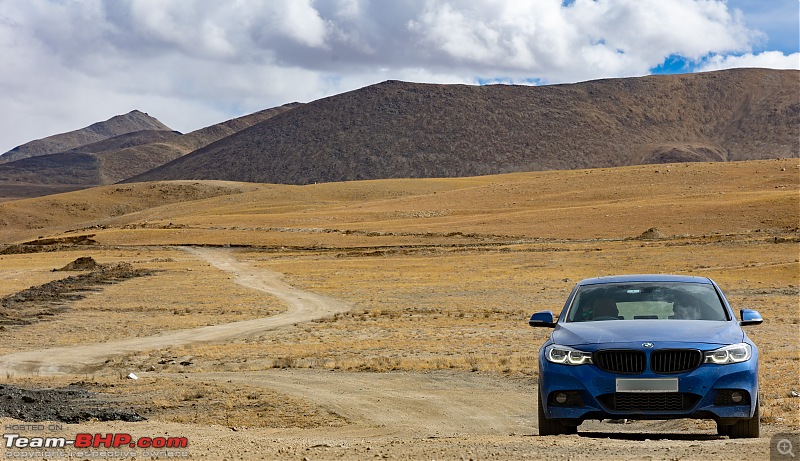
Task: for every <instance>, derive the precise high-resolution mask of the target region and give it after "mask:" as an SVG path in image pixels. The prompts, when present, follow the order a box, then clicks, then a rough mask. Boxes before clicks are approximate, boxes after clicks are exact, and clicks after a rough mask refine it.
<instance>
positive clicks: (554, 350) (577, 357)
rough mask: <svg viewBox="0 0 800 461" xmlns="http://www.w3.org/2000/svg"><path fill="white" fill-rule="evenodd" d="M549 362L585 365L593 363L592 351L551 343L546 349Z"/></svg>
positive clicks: (545, 354) (545, 353) (545, 352)
mask: <svg viewBox="0 0 800 461" xmlns="http://www.w3.org/2000/svg"><path fill="white" fill-rule="evenodd" d="M544 356H545V357H546V358H547V361H548V362H553V363H560V364H563V365H584V364H587V363H592V353H591V352H583V351H579V350H577V349H573V348H571V347H566V346H556V345H550V346H547V348H546V349H545V351H544Z"/></svg>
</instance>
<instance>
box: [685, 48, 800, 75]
mask: <svg viewBox="0 0 800 461" xmlns="http://www.w3.org/2000/svg"><path fill="white" fill-rule="evenodd" d="M735 67H766V68H769V69H794V70H800V53H792V54H790V55H785V54H783V53H782V52H780V51H765V52H763V53H758V54H753V53H746V54H743V55H728V56H721V55H715V56H712V57H710V58H708V59H707V60H705V61H704V63H703V64H702V65H701V66H700V67H699V68H698V69H697V70H698V71H711V70H722V69H732V68H735Z"/></svg>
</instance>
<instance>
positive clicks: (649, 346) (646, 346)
mask: <svg viewBox="0 0 800 461" xmlns="http://www.w3.org/2000/svg"><path fill="white" fill-rule="evenodd" d="M653 346H655V344H653V343H642V347H644V348H647V349H652V348H653Z"/></svg>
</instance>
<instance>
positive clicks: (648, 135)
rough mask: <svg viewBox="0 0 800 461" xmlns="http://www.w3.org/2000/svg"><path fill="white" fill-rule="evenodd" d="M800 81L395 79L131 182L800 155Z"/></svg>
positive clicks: (452, 173) (782, 74) (303, 180)
mask: <svg viewBox="0 0 800 461" xmlns="http://www.w3.org/2000/svg"><path fill="white" fill-rule="evenodd" d="M799 75H800V72H798V71H779V70H769V69H733V70H727V71H717V72H708V73H696V74H683V75H657V76H647V77H635V78H622V79H606V80H595V81H589V82H582V83H575V84H568V85H548V86H541V87H531V86H508V85H490V86H469V85H441V84H420V83H406V82H398V81H386V82H382V83H379V84H375V85H370V86H367V87H364V88H361V89H358V90H354V91H351V92H347V93H343V94H339V95H335V96H331V97H328V98H323V99H320V100H317V101H313V102H311V103H307V104H305V105H303V106H301V107H298V108H296V109H295V110H293V111H290V112H287V113H284V114H281V115H280V116H276V117H274V118H271V119H269V120H267V121H264V122H261V123H258V124H255V125H253V126H251V127H250V128H248V129H246V130H242V131H240V132H238V133H236V134H234V135H232V136H229V137H227V138H224V139H221V140H219V141H217V142H216V143H213V144H210V145H208V146H206V147H204V148H201V149H198V150H196V151H194V152H192V153H190V154H188V155H186V156H183V157H181V158H179V159H176V160H173V161H171V162H169V163H167V164H165V165H163V166H160V167H158V168H156V169H154V170H151V171H148V172H146V173H143V174H141V175H138V176H135V177H132V178H129V179H128V180H126V182H136V181H154V180H172V179H215V180H229V181H247V182H260V183H283V184H308V183H314V182H331V181H350V180H363V179H386V178H417V177H460V176H477V175H486V174H499V173H510V172H519V171H536V170H553V169H558V170H561V169H576V168H598V167H615V166H625V165H635V164H647V163H663V162H681V161H734V160H751V159H763V158H777V157H796V156H798V151H800V147H799V146H798V144H799V143H800V141H799V140H800V103H798V101H797V95H798V94H800V91H799V90H800V79H799V78H798V76H799Z"/></svg>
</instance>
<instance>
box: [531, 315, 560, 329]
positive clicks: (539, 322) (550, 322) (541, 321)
mask: <svg viewBox="0 0 800 461" xmlns="http://www.w3.org/2000/svg"><path fill="white" fill-rule="evenodd" d="M528 325H530V326H532V327H547V328H554V327H555V326H556V321H555V319H554V318H553V311H542V312H537V313H535V314H533V315H531V319H530V320H528Z"/></svg>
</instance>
